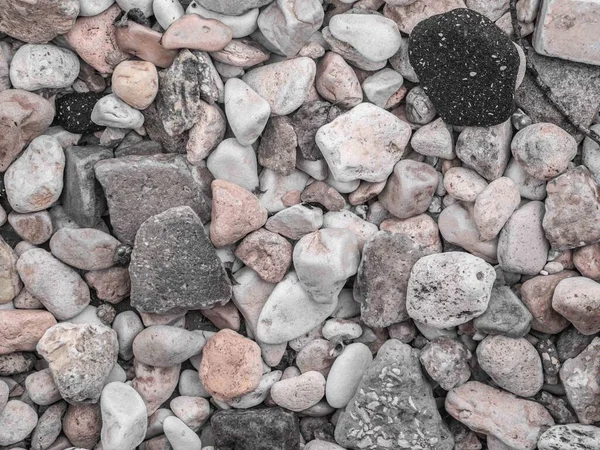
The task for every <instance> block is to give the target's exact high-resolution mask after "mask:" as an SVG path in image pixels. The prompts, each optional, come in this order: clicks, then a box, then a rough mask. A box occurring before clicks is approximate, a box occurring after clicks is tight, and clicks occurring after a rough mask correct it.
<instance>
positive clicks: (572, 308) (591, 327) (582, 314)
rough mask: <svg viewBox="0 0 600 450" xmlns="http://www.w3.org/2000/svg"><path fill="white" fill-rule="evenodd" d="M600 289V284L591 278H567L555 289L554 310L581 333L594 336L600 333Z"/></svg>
mask: <svg viewBox="0 0 600 450" xmlns="http://www.w3.org/2000/svg"><path fill="white" fill-rule="evenodd" d="M598 289H600V284H598V283H596V282H595V281H593V280H590V279H589V278H585V277H572V278H565V279H564V280H562V281H560V283H558V285H556V288H555V289H554V295H553V296H552V308H553V309H554V310H555V311H556V312H558V313H559V314H560V315H561V316H563V317H565V318H566V319H567V320H568V321H569V322H571V323H572V324H573V325H575V328H577V330H579V332H580V333H583V334H585V335H594V334H596V333H598V332H600V325H599V323H600V321H599V319H600V317H598V311H599V310H600V305H598V304H597V301H598V300H597V299H598Z"/></svg>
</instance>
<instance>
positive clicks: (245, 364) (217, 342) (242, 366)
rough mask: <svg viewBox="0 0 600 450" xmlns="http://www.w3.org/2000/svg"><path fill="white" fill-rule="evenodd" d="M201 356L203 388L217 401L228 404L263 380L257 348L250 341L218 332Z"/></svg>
mask: <svg viewBox="0 0 600 450" xmlns="http://www.w3.org/2000/svg"><path fill="white" fill-rule="evenodd" d="M202 355H203V357H202V363H201V364H200V379H201V380H202V385H203V386H204V387H205V388H206V390H207V391H208V392H210V393H211V394H212V395H213V396H214V397H216V398H217V399H218V400H222V401H227V400H231V399H233V398H235V397H239V396H241V395H244V394H247V393H249V392H251V391H253V390H254V389H256V388H257V387H258V385H259V383H260V380H261V377H262V361H261V358H260V347H259V346H258V345H257V344H256V343H255V342H253V341H251V340H250V339H248V338H245V337H243V336H241V335H239V334H238V333H236V332H235V331H232V330H221V331H219V332H218V333H217V334H215V335H214V336H213V337H212V338H210V339H209V340H208V342H207V344H206V346H205V348H204V351H203V352H202Z"/></svg>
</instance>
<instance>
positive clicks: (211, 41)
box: [161, 14, 232, 52]
mask: <svg viewBox="0 0 600 450" xmlns="http://www.w3.org/2000/svg"><path fill="white" fill-rule="evenodd" d="M231 39H232V34H231V28H229V27H228V26H227V25H225V24H224V23H223V22H220V21H218V20H215V19H205V18H204V17H201V16H199V15H197V14H186V15H184V16H182V17H181V18H179V19H177V20H176V21H174V22H173V23H172V24H171V25H169V27H168V28H167V31H165V33H164V34H163V37H162V40H161V44H162V46H163V47H164V48H166V49H167V50H177V49H180V48H188V49H190V50H202V51H207V52H217V51H220V50H223V49H224V48H225V47H226V46H227V44H229V42H231Z"/></svg>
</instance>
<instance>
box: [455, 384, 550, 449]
mask: <svg viewBox="0 0 600 450" xmlns="http://www.w3.org/2000/svg"><path fill="white" fill-rule="evenodd" d="M445 408H446V411H448V412H449V413H450V415H452V417H454V418H455V419H456V420H458V421H460V422H462V423H463V424H465V425H467V426H468V427H469V428H471V429H476V430H481V431H480V432H483V433H485V434H487V435H491V436H493V437H494V438H496V439H498V440H500V441H501V442H502V443H503V444H505V445H508V446H509V448H510V447H513V448H521V449H524V450H525V449H526V450H533V449H535V447H536V443H537V439H538V436H539V435H540V433H541V432H542V430H544V429H545V428H546V427H548V426H552V425H554V420H553V419H552V416H550V414H549V413H548V411H547V410H546V409H545V408H544V407H543V406H541V405H539V404H538V403H535V402H532V401H529V400H525V399H521V398H518V397H516V396H514V395H512V394H509V393H508V392H505V391H502V390H499V389H496V388H493V387H491V386H487V385H485V384H483V383H480V382H478V381H469V382H468V383H466V384H463V385H462V386H459V387H457V388H454V389H453V390H451V391H450V392H449V393H448V395H447V396H446V401H445Z"/></svg>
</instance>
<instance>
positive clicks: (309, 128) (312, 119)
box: [292, 100, 338, 161]
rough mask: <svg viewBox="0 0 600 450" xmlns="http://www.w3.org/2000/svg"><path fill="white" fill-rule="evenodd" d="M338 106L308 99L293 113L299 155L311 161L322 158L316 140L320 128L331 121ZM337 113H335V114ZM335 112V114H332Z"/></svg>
mask: <svg viewBox="0 0 600 450" xmlns="http://www.w3.org/2000/svg"><path fill="white" fill-rule="evenodd" d="M335 111H338V108H337V107H335V106H332V105H331V104H329V103H328V102H323V101H320V100H316V101H310V102H309V101H307V102H306V103H304V104H303V105H302V106H301V107H300V108H299V109H298V111H296V112H295V113H294V114H292V126H293V127H294V131H295V132H296V138H297V140H298V147H299V149H300V153H299V154H298V156H300V155H301V156H302V158H304V159H306V160H309V161H318V160H322V158H323V154H322V153H321V150H320V149H319V146H318V145H317V142H316V141H315V136H316V134H317V132H318V131H319V129H320V128H321V127H322V126H324V125H326V124H327V123H329V122H331V121H332V120H333V119H334V118H335V117H336V116H335V114H337V113H335ZM334 113H335V114H334ZM332 114H333V115H332Z"/></svg>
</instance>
